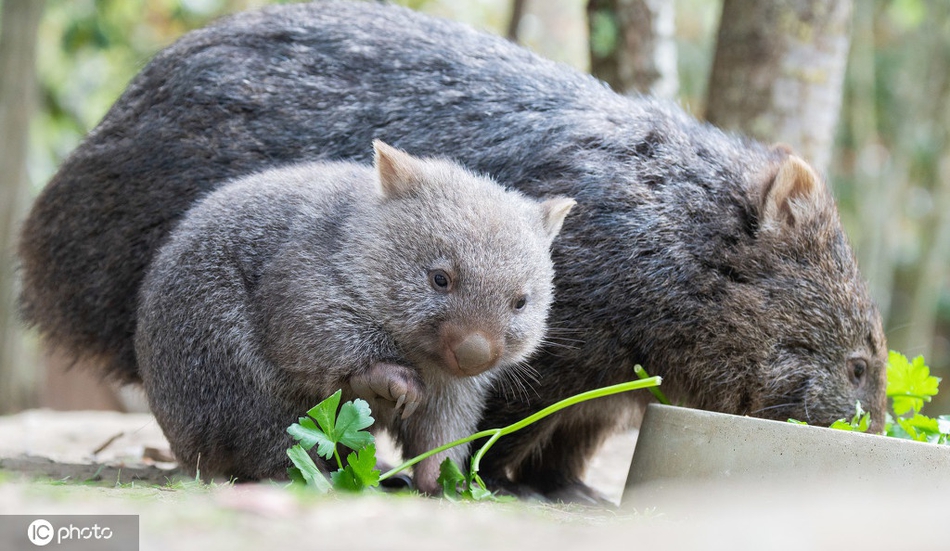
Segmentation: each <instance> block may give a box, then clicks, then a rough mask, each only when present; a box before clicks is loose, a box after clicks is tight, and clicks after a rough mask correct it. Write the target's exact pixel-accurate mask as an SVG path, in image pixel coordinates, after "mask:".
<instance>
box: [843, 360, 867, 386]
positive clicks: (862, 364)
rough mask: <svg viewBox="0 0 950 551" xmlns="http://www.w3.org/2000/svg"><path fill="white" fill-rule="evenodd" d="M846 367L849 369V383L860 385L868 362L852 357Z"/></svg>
mask: <svg viewBox="0 0 950 551" xmlns="http://www.w3.org/2000/svg"><path fill="white" fill-rule="evenodd" d="M848 367H849V370H850V371H851V383H852V384H853V385H854V386H860V385H861V383H863V382H864V376H865V374H866V373H867V371H868V363H867V362H866V361H865V360H864V359H862V358H852V359H850V360H848Z"/></svg>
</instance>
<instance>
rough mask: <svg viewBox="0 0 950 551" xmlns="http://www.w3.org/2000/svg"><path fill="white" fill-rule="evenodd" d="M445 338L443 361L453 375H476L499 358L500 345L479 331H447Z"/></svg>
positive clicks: (488, 367)
mask: <svg viewBox="0 0 950 551" xmlns="http://www.w3.org/2000/svg"><path fill="white" fill-rule="evenodd" d="M446 337H447V338H446V341H445V342H446V351H445V360H446V363H447V364H448V367H449V369H450V371H452V372H453V374H455V375H458V376H461V377H471V376H474V375H478V374H480V373H483V372H485V371H487V370H488V369H491V368H492V367H493V366H494V365H495V364H497V363H498V359H499V358H500V357H501V348H502V347H501V345H500V344H499V343H498V342H497V341H496V340H494V339H492V338H491V337H489V336H488V335H486V334H485V333H483V332H481V331H461V332H456V331H449V332H448V335H447V336H446Z"/></svg>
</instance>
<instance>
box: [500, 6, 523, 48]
mask: <svg viewBox="0 0 950 551" xmlns="http://www.w3.org/2000/svg"><path fill="white" fill-rule="evenodd" d="M525 2H526V0H513V1H512V2H511V18H510V19H509V20H508V31H507V33H506V34H505V36H507V38H508V40H510V41H512V42H514V43H516V44H517V43H518V27H520V26H521V19H522V18H523V17H524V4H525Z"/></svg>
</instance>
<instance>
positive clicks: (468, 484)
mask: <svg viewBox="0 0 950 551" xmlns="http://www.w3.org/2000/svg"><path fill="white" fill-rule="evenodd" d="M436 480H437V481H438V483H439V484H440V485H441V486H442V495H443V496H445V498H446V499H448V500H449V501H459V500H464V501H484V500H488V499H490V500H493V501H508V500H513V499H515V498H514V497H508V496H498V495H495V494H493V493H492V492H490V491H489V490H488V489H487V488H485V483H484V482H483V481H482V479H481V477H480V476H478V473H477V472H475V471H474V470H472V469H469V471H468V473H463V472H462V469H461V468H460V467H459V466H458V465H457V464H456V463H455V461H452V460H451V459H448V458H446V459H445V461H443V462H442V463H441V464H440V465H439V478H437V479H436Z"/></svg>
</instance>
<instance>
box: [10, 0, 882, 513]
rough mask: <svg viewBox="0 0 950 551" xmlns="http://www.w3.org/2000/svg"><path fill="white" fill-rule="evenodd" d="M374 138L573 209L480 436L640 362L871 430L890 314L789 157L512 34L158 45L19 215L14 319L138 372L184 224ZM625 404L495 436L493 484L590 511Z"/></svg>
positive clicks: (421, 31)
mask: <svg viewBox="0 0 950 551" xmlns="http://www.w3.org/2000/svg"><path fill="white" fill-rule="evenodd" d="M373 138H381V139H384V140H386V141H387V142H389V143H392V144H394V145H397V146H399V147H401V148H403V149H405V150H407V151H409V152H410V153H412V154H417V155H429V154H440V153H445V154H449V155H451V156H452V157H454V158H456V159H458V160H459V161H460V162H461V163H462V164H464V165H465V166H467V167H468V168H471V169H474V170H477V171H480V172H483V173H488V174H491V175H493V176H494V177H495V178H496V179H497V180H498V181H499V182H500V183H502V184H506V185H510V186H513V187H515V188H518V189H520V190H522V191H525V192H527V193H529V194H532V195H537V196H541V195H549V194H560V195H566V196H572V197H574V198H575V199H577V201H578V203H579V204H580V205H582V207H581V208H578V209H576V210H577V212H575V213H573V214H572V216H571V217H570V218H569V219H568V220H567V221H566V223H565V226H564V229H563V230H562V232H561V236H560V237H559V239H558V241H557V242H556V243H555V245H554V249H553V252H552V255H553V258H554V262H555V266H556V278H555V285H556V288H557V297H558V299H557V302H556V303H555V304H554V306H553V309H552V311H551V318H550V320H551V326H552V332H551V336H550V337H549V339H548V340H549V341H550V342H549V343H548V344H547V345H546V346H545V347H544V348H543V349H542V351H541V353H540V355H538V356H536V357H535V360H534V361H533V362H532V367H533V368H534V369H536V370H537V372H538V377H537V382H536V384H534V385H533V389H532V390H531V392H529V393H528V395H527V396H526V397H519V396H516V395H513V394H509V393H506V392H504V391H503V390H502V389H501V388H496V389H495V391H494V392H493V394H492V397H491V398H490V400H489V409H488V410H487V413H486V415H485V417H484V419H483V421H482V426H497V425H500V424H503V423H507V422H509V421H512V420H515V419H517V418H520V417H522V416H523V415H524V414H525V413H527V412H530V411H535V410H537V409H539V408H541V407H543V406H546V405H548V404H550V403H552V402H554V401H555V400H557V399H560V398H563V397H565V396H567V395H570V394H573V393H575V392H579V391H582V390H586V389H590V388H593V387H597V386H602V385H606V384H609V383H613V382H618V381H622V380H628V379H631V378H633V377H634V375H633V371H632V366H633V365H634V364H636V363H640V364H643V365H644V367H645V368H646V369H647V370H648V371H649V372H651V373H654V374H658V375H662V376H664V390H665V391H666V392H667V394H669V395H670V396H671V397H672V398H674V399H675V400H677V401H680V402H683V403H686V404H689V405H692V406H696V407H701V408H708V409H713V410H718V411H725V412H733V413H741V414H750V415H757V416H762V417H770V418H775V419H785V418H787V417H796V418H799V419H802V420H805V421H808V422H811V423H819V424H820V423H829V422H831V421H833V420H834V419H837V418H840V417H844V416H848V415H851V414H853V411H854V404H855V402H856V401H857V400H860V401H861V403H862V405H863V406H864V407H865V408H866V409H868V410H870V411H871V412H872V413H873V415H874V418H875V422H876V423H877V424H878V426H880V423H881V421H882V419H883V413H884V407H885V404H884V376H885V372H884V361H885V349H886V345H885V342H884V335H883V333H882V329H881V320H880V316H879V314H878V313H877V311H876V310H875V307H874V305H873V304H872V302H871V300H870V298H869V296H868V292H867V289H866V286H865V284H864V283H863V282H862V279H861V277H860V275H859V274H858V270H857V267H856V264H855V260H854V258H853V255H852V252H851V250H850V248H849V246H848V244H847V241H846V239H845V236H844V234H843V232H842V230H841V226H840V223H839V220H838V216H837V213H836V209H835V204H834V202H833V200H832V197H831V195H830V194H829V192H828V190H827V189H826V187H825V185H824V184H823V183H822V182H821V181H820V179H819V178H818V177H817V176H816V175H815V173H814V172H813V171H812V170H811V169H810V168H809V167H808V166H807V165H805V164H804V163H803V162H802V161H801V160H799V159H798V158H797V157H795V156H794V155H791V154H789V153H788V152H787V151H785V150H783V149H781V148H773V149H770V148H768V147H765V146H763V145H760V144H758V143H753V142H750V141H748V140H744V139H742V138H739V137H736V136H731V135H727V134H724V133H723V132H721V131H720V130H718V129H716V128H712V127H710V126H707V125H704V124H701V123H699V122H697V121H696V120H694V119H692V118H691V117H689V116H688V115H686V114H685V113H684V112H683V111H682V110H680V109H679V108H677V107H676V106H674V105H671V104H669V103H663V102H659V101H656V100H653V99H649V98H626V97H621V96H619V95H617V94H615V93H613V92H611V91H610V90H609V89H608V88H607V87H606V86H604V85H603V84H602V83H600V82H599V81H597V80H595V79H593V78H592V77H590V76H588V75H584V74H580V73H578V72H576V71H573V70H571V69H569V68H567V67H564V66H561V65H557V64H555V63H552V62H549V61H546V60H543V59H541V58H539V57H537V56H535V55H532V54H531V53H529V52H528V51H526V50H524V49H522V48H519V47H517V46H515V45H513V44H510V43H509V42H507V41H505V40H503V39H501V38H497V37H494V36H490V35H487V34H484V33H480V32H476V31H474V30H472V29H470V28H468V27H466V26H464V25H459V24H455V23H451V22H448V21H443V20H440V19H435V18H431V17H426V16H424V15H420V14H416V13H413V12H411V11H409V10H407V9H403V8H398V7H392V6H381V5H377V4H371V3H343V2H317V3H312V4H300V5H284V6H274V7H271V8H267V9H264V10H262V11H259V12H253V13H245V14H241V15H237V16H234V17H230V18H226V19H224V20H222V21H221V22H219V23H218V24H216V25H213V26H211V27H209V28H206V29H204V30H200V31H197V32H193V33H190V34H188V35H186V36H185V37H183V38H182V39H181V40H180V41H178V42H177V43H176V44H174V45H172V46H171V47H169V48H168V49H166V50H165V51H163V52H161V53H160V54H158V55H157V56H156V57H155V59H153V60H152V62H151V63H149V65H148V66H147V67H145V69H144V70H143V71H142V72H141V73H140V74H139V75H138V76H137V77H136V78H135V79H134V80H133V81H132V83H131V84H130V85H129V88H128V90H127V91H126V92H125V93H124V95H123V96H122V97H121V98H120V99H119V100H118V101H117V102H116V104H115V105H114V106H113V108H112V109H111V110H110V111H109V113H108V114H107V115H106V117H105V119H104V120H103V121H102V123H100V125H99V126H98V127H97V128H96V129H95V130H94V131H93V132H92V133H91V134H90V135H89V136H88V137H87V138H86V140H85V141H84V142H83V144H82V145H80V147H79V148H77V150H76V151H75V152H74V153H73V154H72V155H71V156H70V157H69V158H68V159H67V160H66V162H65V163H63V166H62V167H61V168H60V170H59V172H58V173H57V175H56V176H55V177H54V178H53V180H52V181H51V182H50V183H49V185H48V186H47V188H46V189H45V190H44V191H43V193H42V194H41V195H40V197H39V199H38V200H37V202H36V205H35V206H34V208H33V211H32V213H31V214H30V217H29V219H28V220H27V223H26V226H25V229H24V232H23V239H22V242H21V243H20V248H19V252H20V256H21V258H22V263H23V276H24V283H23V310H24V313H25V315H26V318H27V320H28V321H30V322H31V323H33V324H35V325H37V326H39V328H40V329H41V331H42V332H43V333H44V334H45V335H46V336H47V337H48V338H49V339H50V340H51V341H52V342H55V343H58V344H61V345H63V346H65V347H66V348H68V349H69V350H71V351H73V352H74V353H76V354H85V355H95V356H98V357H99V358H101V359H102V361H103V363H104V365H105V366H106V368H107V370H108V371H109V372H110V373H112V374H113V375H116V376H119V377H123V378H125V379H127V380H136V379H137V378H138V377H139V375H138V368H137V366H136V361H135V355H134V351H133V346H132V335H133V334H134V332H135V325H136V319H135V308H136V293H137V291H138V289H139V287H140V284H141V280H142V276H143V274H144V270H145V267H146V266H147V265H148V262H149V261H150V259H151V258H152V257H153V256H154V255H155V252H156V250H157V249H158V247H159V245H160V244H161V243H162V242H163V240H164V239H166V237H167V235H168V232H169V230H170V228H171V227H172V225H173V223H174V222H175V221H176V220H177V219H178V218H179V217H180V216H181V215H182V213H184V212H185V210H186V209H187V208H188V207H189V206H190V205H191V204H192V203H194V202H195V201H196V200H197V199H198V198H199V197H200V196H202V195H203V194H205V193H207V192H208V191H210V190H212V189H214V188H216V187H218V186H220V185H222V184H223V183H224V182H225V181H227V180H228V179H229V178H232V177H234V176H238V175H241V174H244V173H247V172H250V171H254V170H260V169H262V168H265V167H268V166H273V165H275V164H279V163H282V162H286V161H287V160H288V159H320V158H350V159H357V160H366V159H367V158H368V157H367V152H366V148H365V144H366V143H368V142H369V140H371V139H373ZM640 399H641V398H640V397H638V396H634V395H626V396H618V397H614V398H611V399H609V400H602V401H599V402H595V403H590V404H587V405H584V406H580V407H577V408H574V409H573V410H570V411H565V412H562V413H560V414H558V415H556V416H553V417H550V418H548V419H546V420H545V421H544V422H542V423H538V424H535V425H532V426H531V427H530V428H529V429H526V431H525V432H522V433H517V434H513V435H511V436H509V437H507V438H504V439H502V440H500V441H499V442H498V444H497V445H496V446H495V447H494V448H493V450H492V452H491V453H490V454H489V455H488V456H487V457H486V458H485V461H484V462H483V463H482V468H483V474H485V475H488V476H489V477H490V478H492V479H493V480H494V481H495V483H497V484H502V485H510V486H511V487H512V488H513V489H514V490H516V491H519V492H537V493H541V494H543V495H546V496H548V497H565V498H576V499H583V498H584V497H585V496H586V495H588V494H589V491H588V489H587V488H586V487H585V486H583V485H582V484H581V483H580V476H581V474H582V472H583V469H584V466H585V463H586V459H587V458H588V457H589V455H590V454H591V453H592V451H593V450H594V449H595V448H596V447H597V446H598V444H599V443H600V442H601V441H602V440H603V438H604V437H605V436H606V435H608V434H609V433H610V432H611V431H613V430H615V429H616V428H618V427H621V426H624V425H626V424H628V423H629V422H630V421H631V420H632V416H633V412H634V411H635V410H636V407H635V406H637V401H638V400H640ZM509 483H510V484H509Z"/></svg>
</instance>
